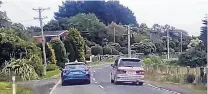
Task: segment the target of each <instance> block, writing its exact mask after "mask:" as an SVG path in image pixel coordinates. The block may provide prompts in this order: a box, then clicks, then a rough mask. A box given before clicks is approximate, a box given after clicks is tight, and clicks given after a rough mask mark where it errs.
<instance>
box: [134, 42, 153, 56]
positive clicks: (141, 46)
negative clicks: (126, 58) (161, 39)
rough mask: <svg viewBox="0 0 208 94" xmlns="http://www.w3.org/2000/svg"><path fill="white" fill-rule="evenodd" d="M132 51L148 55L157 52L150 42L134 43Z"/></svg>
mask: <svg viewBox="0 0 208 94" xmlns="http://www.w3.org/2000/svg"><path fill="white" fill-rule="evenodd" d="M132 49H133V50H135V51H136V52H137V53H144V54H145V55H148V54H150V53H153V52H155V51H156V47H155V45H154V44H153V43H152V42H151V41H149V40H143V41H141V42H140V43H134V44H133V46H132Z"/></svg>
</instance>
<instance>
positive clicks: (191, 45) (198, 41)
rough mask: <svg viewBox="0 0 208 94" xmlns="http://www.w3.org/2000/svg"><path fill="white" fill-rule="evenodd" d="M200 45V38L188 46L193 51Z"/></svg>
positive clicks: (193, 40)
mask: <svg viewBox="0 0 208 94" xmlns="http://www.w3.org/2000/svg"><path fill="white" fill-rule="evenodd" d="M200 43H201V40H199V39H198V38H193V39H192V40H191V41H190V43H189V45H188V48H189V49H191V48H193V47H196V46H198V45H199V44H200Z"/></svg>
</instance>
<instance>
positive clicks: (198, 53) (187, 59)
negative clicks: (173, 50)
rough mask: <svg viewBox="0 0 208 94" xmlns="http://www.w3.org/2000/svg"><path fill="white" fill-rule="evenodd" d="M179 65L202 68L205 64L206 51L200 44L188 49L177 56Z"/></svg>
mask: <svg viewBox="0 0 208 94" xmlns="http://www.w3.org/2000/svg"><path fill="white" fill-rule="evenodd" d="M179 64H180V65H182V66H190V67H202V66H205V65H206V64H207V62H206V51H205V49H204V47H203V45H202V44H199V45H197V46H196V47H194V48H191V49H189V50H188V51H187V52H186V53H183V54H181V55H180V56H179Z"/></svg>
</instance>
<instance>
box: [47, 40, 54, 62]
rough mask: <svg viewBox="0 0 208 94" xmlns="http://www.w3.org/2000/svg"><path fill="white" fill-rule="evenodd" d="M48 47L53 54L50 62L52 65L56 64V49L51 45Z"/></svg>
mask: <svg viewBox="0 0 208 94" xmlns="http://www.w3.org/2000/svg"><path fill="white" fill-rule="evenodd" d="M47 46H48V49H49V50H50V52H51V56H50V59H49V61H50V62H51V63H52V64H56V56H55V52H54V49H53V48H52V46H51V44H49V43H47Z"/></svg>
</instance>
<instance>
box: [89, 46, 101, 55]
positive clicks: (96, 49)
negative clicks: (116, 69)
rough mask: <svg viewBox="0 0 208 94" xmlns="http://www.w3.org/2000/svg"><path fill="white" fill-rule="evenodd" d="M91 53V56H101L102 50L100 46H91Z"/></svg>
mask: <svg viewBox="0 0 208 94" xmlns="http://www.w3.org/2000/svg"><path fill="white" fill-rule="evenodd" d="M91 53H92V55H102V54H103V48H102V47H101V46H98V45H96V46H92V47H91Z"/></svg>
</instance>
